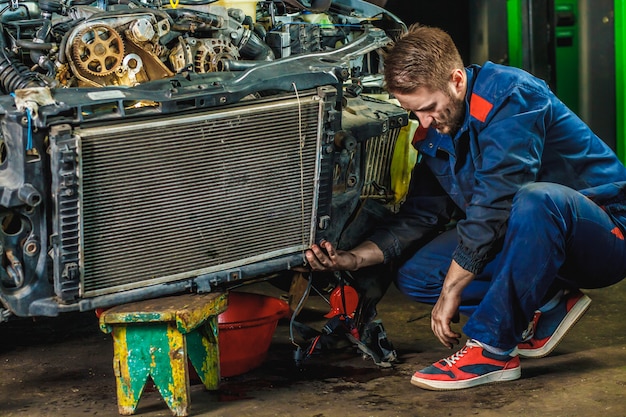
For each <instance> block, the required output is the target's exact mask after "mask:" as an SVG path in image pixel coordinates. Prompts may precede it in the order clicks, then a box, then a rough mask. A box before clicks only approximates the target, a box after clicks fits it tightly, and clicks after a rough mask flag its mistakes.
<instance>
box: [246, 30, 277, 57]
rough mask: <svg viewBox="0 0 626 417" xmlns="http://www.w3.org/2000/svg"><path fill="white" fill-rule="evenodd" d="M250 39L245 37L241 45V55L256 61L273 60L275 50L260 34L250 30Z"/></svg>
mask: <svg viewBox="0 0 626 417" xmlns="http://www.w3.org/2000/svg"><path fill="white" fill-rule="evenodd" d="M248 32H249V36H248V39H244V40H243V41H242V42H241V44H240V45H239V52H240V53H241V56H242V57H244V58H248V59H254V60H256V61H272V60H273V59H274V52H273V51H272V49H271V48H270V47H269V45H268V44H266V43H265V42H263V41H262V40H261V38H260V37H259V35H257V34H256V33H254V32H252V31H248Z"/></svg>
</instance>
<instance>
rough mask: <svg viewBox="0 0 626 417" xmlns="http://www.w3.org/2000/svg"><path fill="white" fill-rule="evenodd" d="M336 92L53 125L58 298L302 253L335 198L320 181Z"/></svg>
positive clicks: (171, 279) (55, 252) (322, 180)
mask: <svg viewBox="0 0 626 417" xmlns="http://www.w3.org/2000/svg"><path fill="white" fill-rule="evenodd" d="M333 99H334V97H333ZM327 101H332V100H328V99H327V98H326V99H325V98H324V96H323V95H321V96H320V95H317V94H315V93H314V92H310V94H302V93H301V94H300V96H290V97H286V98H284V99H282V100H273V101H271V102H270V101H268V102H262V101H249V102H248V103H249V104H246V105H243V106H239V107H231V108H227V109H224V108H221V109H219V110H211V111H206V112H204V113H195V114H189V115H184V116H178V117H166V118H159V119H158V120H146V121H135V122H132V123H131V122H125V123H124V122H122V123H118V124H107V125H103V126H91V127H90V126H79V127H71V126H69V125H60V126H55V127H54V128H53V129H52V130H51V134H50V141H51V152H52V157H51V161H53V166H52V171H53V181H52V183H53V184H52V185H53V189H55V190H56V202H55V209H54V210H55V213H54V215H53V220H54V225H53V229H54V232H55V235H56V239H55V244H54V245H53V250H54V254H53V257H54V262H55V268H54V271H55V292H56V293H57V295H61V297H62V298H67V299H70V298H72V297H76V296H77V295H78V296H80V297H93V296H99V295H103V294H111V293H115V292H119V291H124V290H129V289H133V288H140V287H145V286H146V285H152V284H158V283H168V282H174V281H178V280H182V279H185V278H189V277H193V276H198V275H206V274H212V273H217V272H219V271H226V270H228V271H237V268H239V267H241V266H243V265H249V264H253V263H256V262H261V261H264V260H267V259H271V258H277V257H281V256H285V255H293V254H298V253H301V252H302V251H303V250H304V249H305V248H307V247H309V246H310V244H311V243H312V241H313V239H314V233H315V227H316V222H317V220H316V219H317V216H318V209H319V207H318V205H320V204H325V202H327V203H328V204H330V196H325V195H324V193H325V191H324V190H325V189H326V188H328V189H330V187H325V186H324V184H325V182H324V181H325V180H324V178H321V179H320V172H323V171H324V169H325V168H324V167H323V164H324V161H323V158H322V155H323V153H322V152H321V149H322V147H323V146H324V142H325V141H326V139H325V138H326V136H328V135H327V133H326V132H325V130H324V129H325V125H326V124H327V119H328V117H329V116H328V113H329V111H328V109H329V108H330V104H329V103H327ZM328 140H332V138H331V139H328ZM54 161H58V162H56V163H54ZM328 170H329V169H328ZM320 181H321V182H322V192H321V194H322V195H320ZM318 202H319V203H318ZM268 272H273V271H268ZM229 273H230V274H234V275H236V274H237V272H229ZM230 278H232V279H233V280H234V279H238V277H237V276H233V277H230Z"/></svg>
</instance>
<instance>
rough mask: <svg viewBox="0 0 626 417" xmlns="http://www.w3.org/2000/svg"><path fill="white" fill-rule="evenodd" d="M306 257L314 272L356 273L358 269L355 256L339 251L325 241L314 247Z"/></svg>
mask: <svg viewBox="0 0 626 417" xmlns="http://www.w3.org/2000/svg"><path fill="white" fill-rule="evenodd" d="M304 256H305V257H306V260H307V262H308V263H309V266H310V267H311V270H312V271H354V270H356V269H357V268H358V266H357V259H356V256H355V255H354V254H352V253H350V252H346V251H343V250H337V249H335V247H334V246H333V244H332V243H330V242H327V241H325V240H323V241H321V242H320V244H319V245H312V246H311V249H309V250H307V251H306V252H305V254H304Z"/></svg>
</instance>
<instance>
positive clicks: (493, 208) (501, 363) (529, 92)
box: [305, 24, 626, 390]
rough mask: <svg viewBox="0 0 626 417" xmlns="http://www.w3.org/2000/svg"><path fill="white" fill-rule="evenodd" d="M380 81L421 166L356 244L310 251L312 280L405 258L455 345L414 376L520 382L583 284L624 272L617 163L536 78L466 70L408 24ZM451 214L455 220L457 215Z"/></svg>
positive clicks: (467, 382) (421, 381) (571, 317)
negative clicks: (385, 217) (398, 201)
mask: <svg viewBox="0 0 626 417" xmlns="http://www.w3.org/2000/svg"><path fill="white" fill-rule="evenodd" d="M385 83H386V85H387V88H388V91H389V92H390V93H391V94H393V95H394V96H395V98H397V100H398V101H399V103H400V104H401V105H402V107H403V108H405V109H407V110H408V111H410V112H412V113H413V115H415V116H416V117H417V118H418V119H419V122H420V129H418V132H417V133H416V136H415V138H414V146H415V147H416V148H417V150H418V151H419V160H418V163H417V165H416V166H415V168H414V171H413V174H412V179H411V186H410V191H409V195H408V196H407V198H406V201H405V202H404V204H403V205H402V207H401V208H400V211H399V212H398V213H397V214H396V215H395V216H392V219H390V221H388V222H386V224H384V225H383V226H380V227H378V228H377V230H376V231H375V232H374V233H373V235H371V236H370V237H369V238H367V239H366V240H365V241H363V242H362V243H360V244H358V245H356V247H354V248H353V249H350V250H339V249H337V248H336V247H335V246H334V245H333V244H331V243H330V242H325V241H323V242H320V243H319V245H312V247H311V248H310V249H309V250H307V251H306V253H305V256H306V259H307V262H308V264H309V266H310V268H311V269H312V270H313V271H333V270H349V271H355V270H358V269H361V268H364V267H367V266H371V265H377V264H382V263H389V262H391V261H392V260H394V259H399V258H401V257H402V256H403V253H406V251H410V252H409V256H408V257H407V258H406V259H408V260H406V261H405V262H404V263H402V264H401V266H400V268H399V270H398V271H397V276H396V280H397V281H396V284H397V286H398V288H399V289H400V290H401V291H402V292H403V293H405V294H406V295H408V296H409V297H411V298H412V299H414V300H416V301H419V302H423V303H429V304H434V307H433V309H432V313H431V328H432V331H433V332H434V334H435V335H436V337H437V338H438V339H439V341H440V342H441V343H442V344H443V345H445V346H447V347H448V348H452V347H453V346H454V345H455V344H458V343H459V339H460V337H461V334H460V333H458V332H456V331H455V330H453V328H452V323H454V322H458V317H459V316H458V315H459V313H462V314H464V315H467V316H468V319H467V322H466V324H465V325H464V327H463V332H464V333H465V335H466V336H467V337H468V340H467V342H466V344H465V345H464V346H463V347H462V348H461V349H460V350H459V351H458V352H457V353H455V354H453V355H452V356H449V357H448V358H445V359H442V360H441V361H438V362H436V363H434V364H432V365H431V366H428V367H426V368H424V369H422V370H420V371H417V372H416V373H415V374H414V375H413V377H412V379H411V382H412V383H413V384H414V385H417V386H419V387H422V388H425V389H433V390H438V389H445V390H450V389H460V388H468V387H473V386H477V385H480V384H485V383H489V382H497V381H509V380H515V379H518V378H519V377H520V376H521V369H520V357H543V356H546V355H548V354H549V353H550V352H551V351H552V350H553V349H554V348H555V346H556V345H557V344H558V343H559V342H560V341H561V339H562V338H563V336H564V335H565V333H566V332H567V331H568V330H569V329H570V328H571V327H572V326H573V325H574V324H575V323H576V321H577V320H578V319H579V318H580V317H581V316H582V315H583V314H584V313H585V311H586V310H587V308H588V306H589V303H590V302H591V300H590V299H589V297H587V296H586V295H584V294H583V293H582V292H581V291H580V288H601V287H606V286H609V285H612V284H615V283H617V282H619V281H620V280H622V279H623V278H624V277H625V276H626V242H625V241H624V231H625V227H626V168H625V167H624V165H623V164H622V163H621V162H620V161H619V160H618V158H617V157H616V155H615V154H614V153H613V151H612V150H611V149H610V148H609V147H608V146H607V145H606V144H605V143H604V142H603V141H602V140H601V139H599V138H598V137H597V136H596V135H595V134H594V133H593V132H592V131H591V129H590V128H589V127H588V126H587V125H586V124H585V123H583V122H582V121H581V120H580V119H579V118H578V117H577V116H576V115H575V114H574V113H573V112H572V111H570V110H569V109H568V108H567V107H566V106H565V105H564V104H563V103H562V102H561V101H560V100H559V99H558V98H557V97H556V96H555V95H554V94H553V93H552V92H551V91H550V89H549V88H548V87H547V85H546V84H545V82H544V81H542V80H540V79H537V78H535V77H533V76H532V75H530V74H528V73H527V72H524V71H522V70H520V69H516V68H511V67H507V66H503V65H497V64H494V63H492V62H486V63H485V64H484V65H482V66H479V65H471V66H469V67H467V68H465V67H464V66H463V62H462V60H461V58H460V55H459V53H458V50H457V48H456V46H455V44H454V42H453V41H452V39H451V38H450V36H449V35H448V34H447V33H446V32H444V31H443V30H441V29H438V28H433V27H427V26H422V25H418V24H416V25H412V26H411V27H410V28H409V30H408V32H407V33H405V34H404V35H403V36H402V37H401V38H399V39H398V40H397V41H396V42H395V44H394V45H392V46H391V48H390V50H389V51H388V52H387V54H386V56H385ZM459 213H460V216H457V215H456V214H459Z"/></svg>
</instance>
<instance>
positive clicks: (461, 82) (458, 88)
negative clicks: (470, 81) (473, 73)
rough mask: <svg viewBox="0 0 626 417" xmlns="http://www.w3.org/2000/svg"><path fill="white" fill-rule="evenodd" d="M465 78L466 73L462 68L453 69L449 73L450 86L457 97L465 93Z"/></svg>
mask: <svg viewBox="0 0 626 417" xmlns="http://www.w3.org/2000/svg"><path fill="white" fill-rule="evenodd" d="M466 78H467V75H466V74H465V70H464V69H462V68H457V69H455V70H454V71H452V74H451V75H450V87H451V88H452V91H454V92H455V93H456V95H457V96H458V97H460V96H463V95H465V89H466V88H467V85H466Z"/></svg>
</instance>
